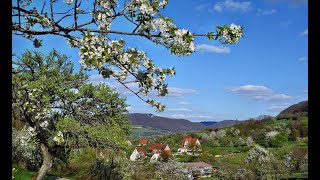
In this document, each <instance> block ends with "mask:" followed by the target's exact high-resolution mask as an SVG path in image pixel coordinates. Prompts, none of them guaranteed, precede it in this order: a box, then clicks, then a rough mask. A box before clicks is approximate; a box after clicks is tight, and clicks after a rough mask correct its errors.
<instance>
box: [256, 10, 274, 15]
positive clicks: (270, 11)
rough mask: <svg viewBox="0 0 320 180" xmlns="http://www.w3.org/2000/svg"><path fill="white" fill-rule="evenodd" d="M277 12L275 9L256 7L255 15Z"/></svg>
mask: <svg viewBox="0 0 320 180" xmlns="http://www.w3.org/2000/svg"><path fill="white" fill-rule="evenodd" d="M275 13H277V10H276V9H257V16H269V15H272V14H275Z"/></svg>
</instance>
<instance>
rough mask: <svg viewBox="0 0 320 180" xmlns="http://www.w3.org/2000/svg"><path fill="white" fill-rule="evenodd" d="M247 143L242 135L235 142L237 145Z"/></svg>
mask: <svg viewBox="0 0 320 180" xmlns="http://www.w3.org/2000/svg"><path fill="white" fill-rule="evenodd" d="M245 144H246V141H245V140H244V139H243V138H242V137H239V139H238V140H237V141H236V142H235V145H236V146H244V145H245Z"/></svg>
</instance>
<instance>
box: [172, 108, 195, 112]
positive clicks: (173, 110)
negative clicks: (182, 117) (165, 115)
mask: <svg viewBox="0 0 320 180" xmlns="http://www.w3.org/2000/svg"><path fill="white" fill-rule="evenodd" d="M167 111H169V112H191V111H192V109H188V108H170V109H167Z"/></svg>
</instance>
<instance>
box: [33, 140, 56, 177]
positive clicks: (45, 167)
mask: <svg viewBox="0 0 320 180" xmlns="http://www.w3.org/2000/svg"><path fill="white" fill-rule="evenodd" d="M41 151H42V155H43V161H42V165H41V168H40V170H39V171H38V176H37V178H36V180H41V179H43V177H44V176H45V175H46V174H47V172H48V171H49V169H50V168H51V167H52V156H51V154H50V152H49V150H48V147H47V146H46V145H44V144H42V143H41Z"/></svg>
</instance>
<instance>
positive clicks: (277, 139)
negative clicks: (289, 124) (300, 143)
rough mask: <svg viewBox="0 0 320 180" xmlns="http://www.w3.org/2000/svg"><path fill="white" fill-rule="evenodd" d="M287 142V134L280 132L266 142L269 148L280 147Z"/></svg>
mask: <svg viewBox="0 0 320 180" xmlns="http://www.w3.org/2000/svg"><path fill="white" fill-rule="evenodd" d="M287 141H288V134H287V133H285V132H281V133H279V134H277V135H276V136H274V137H273V138H271V139H270V140H269V142H268V144H269V147H274V148H277V147H282V146H283V145H284V144H285V143H286V142H287Z"/></svg>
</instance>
